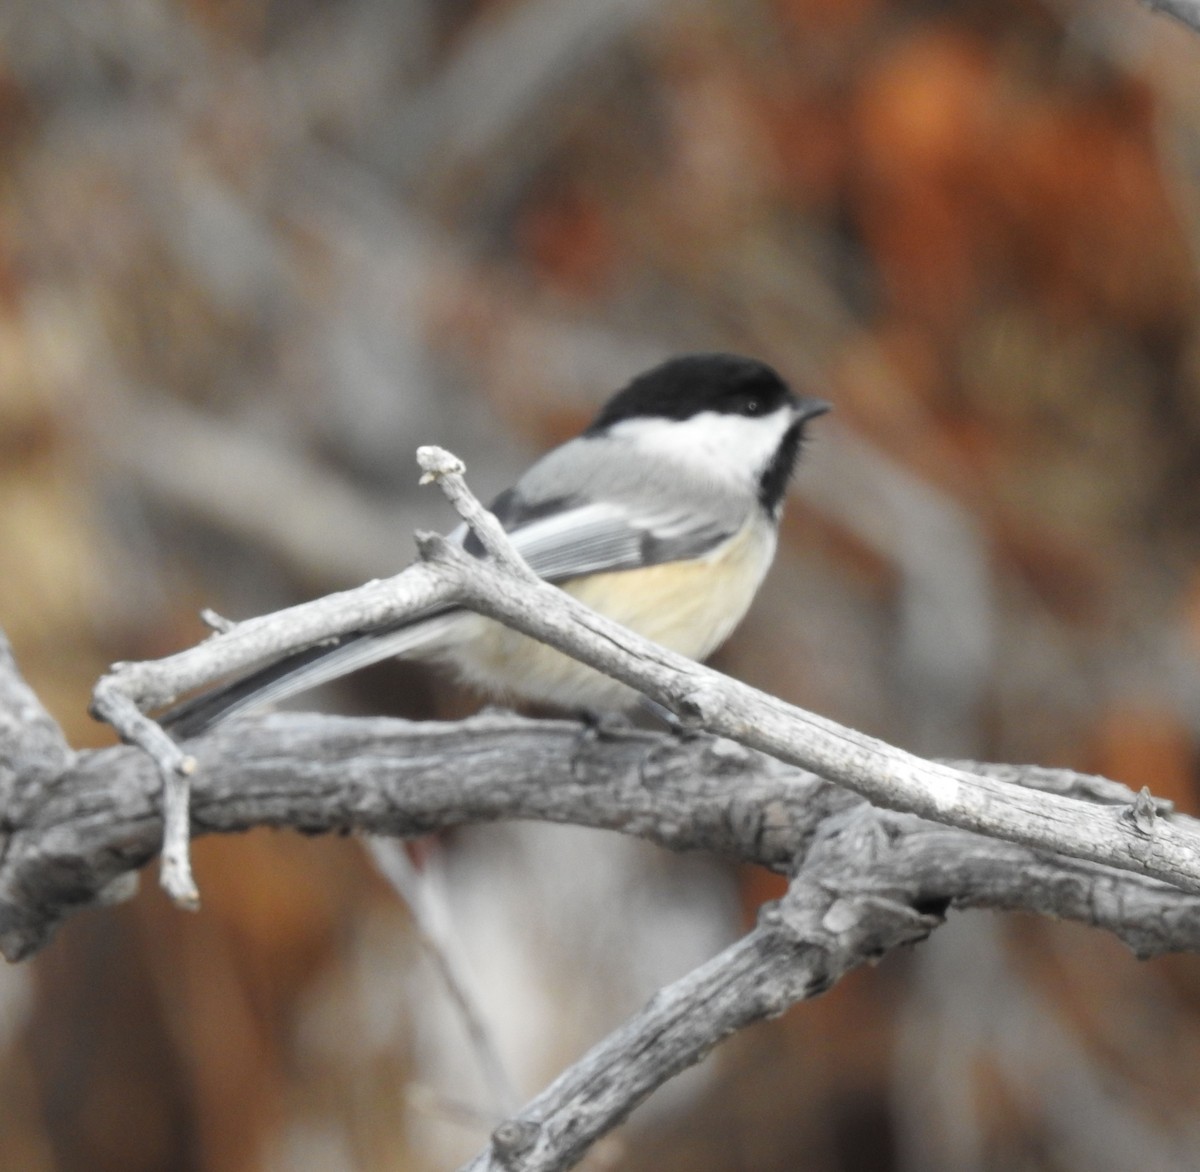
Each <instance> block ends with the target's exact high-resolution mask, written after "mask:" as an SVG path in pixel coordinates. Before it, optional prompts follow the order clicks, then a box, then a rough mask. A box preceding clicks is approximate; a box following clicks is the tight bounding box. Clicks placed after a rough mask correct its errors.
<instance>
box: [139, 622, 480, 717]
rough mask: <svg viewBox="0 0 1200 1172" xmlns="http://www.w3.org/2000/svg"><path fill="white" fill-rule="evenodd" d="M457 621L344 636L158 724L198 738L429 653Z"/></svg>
mask: <svg viewBox="0 0 1200 1172" xmlns="http://www.w3.org/2000/svg"><path fill="white" fill-rule="evenodd" d="M456 617H457V616H455V615H454V614H453V613H449V614H443V615H436V616H434V617H432V618H429V619H425V620H423V621H421V622H418V623H410V624H407V625H405V626H403V627H397V628H393V629H391V630H381V631H355V632H354V633H352V634H349V635H342V636H341V637H340V638H338V639H336V640H333V641H331V642H329V643H322V644H320V645H319V646H317V647H310V648H308V650H306V651H298V652H296V654H294V655H289V656H287V657H286V658H285V659H281V660H279V661H278V662H276V663H272V664H268V665H267V666H266V667H262V668H259V670H258V671H255V672H252V673H251V674H250V675H248V676H243V677H241V678H240V679H236V680H231V681H230V682H229V683H228V684H224V685H222V686H221V687H218V688H214V689H212V690H211V691H208V692H202V693H201V694H200V695H199V696H194V697H192V699H190V700H185V701H184V702H183V703H182V704H178V705H176V706H175V707H174V708H172V709H170V710H169V711H168V712H166V713H165V714H164V715H163V716H161V717H160V718H159V722H160V723H161V724H162V725H163V727H164V728H166V729H168V730H169V731H170V732H171V733H172V734H173V735H174V736H176V737H177V738H179V739H180V740H184V739H187V738H188V737H195V736H199V735H200V734H201V733H203V732H206V731H207V730H208V729H210V728H212V726H213V725H214V724H216V723H217V722H218V721H221V720H224V719H225V718H226V717H229V716H232V715H233V714H234V713H236V712H244V711H246V710H247V709H251V708H258V707H261V706H263V705H265V704H273V703H276V702H277V701H280V700H285V699H287V698H288V697H289V696H294V695H296V694H297V693H299V692H306V691H308V690H309V689H310V688H315V687H318V686H319V685H321V684H327V683H329V682H330V681H331V680H336V679H338V678H339V677H340V676H344V675H347V674H349V673H350V672H352V671H358V670H359V668H363V667H368V666H370V665H371V664H373V663H378V662H379V661H380V660H383V659H390V658H391V657H393V656H403V655H412V654H414V653H418V652H421V651H428V650H429V649H430V647H431V645H434V644H437V643H438V642H439V641H440V640H441V639H442V638H443V636H444V635H445V634H446V632H447V630H448V628H449V627H450V625H451V624H452V623H453V622H454V619H455V618H456Z"/></svg>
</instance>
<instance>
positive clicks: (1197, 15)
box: [1142, 0, 1200, 33]
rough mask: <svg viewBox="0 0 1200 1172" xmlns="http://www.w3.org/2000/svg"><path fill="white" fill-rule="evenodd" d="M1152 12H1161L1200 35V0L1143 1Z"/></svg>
mask: <svg viewBox="0 0 1200 1172" xmlns="http://www.w3.org/2000/svg"><path fill="white" fill-rule="evenodd" d="M1142 3H1143V4H1144V5H1145V6H1146V7H1147V8H1149V9H1150V11H1151V12H1161V13H1163V14H1165V15H1166V16H1171V17H1174V18H1175V19H1176V20H1177V21H1179V23H1180V24H1185V25H1187V27H1188V28H1190V29H1191V30H1192V31H1193V32H1197V33H1200V0H1142Z"/></svg>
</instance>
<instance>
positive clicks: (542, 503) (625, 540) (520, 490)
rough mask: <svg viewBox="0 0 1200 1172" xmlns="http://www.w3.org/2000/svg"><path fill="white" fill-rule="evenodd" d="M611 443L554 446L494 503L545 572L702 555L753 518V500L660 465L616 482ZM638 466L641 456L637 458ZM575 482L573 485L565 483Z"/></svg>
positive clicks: (470, 538) (472, 547)
mask: <svg viewBox="0 0 1200 1172" xmlns="http://www.w3.org/2000/svg"><path fill="white" fill-rule="evenodd" d="M611 463H612V453H611V452H606V451H604V450H603V449H601V450H600V451H597V450H596V449H595V447H594V445H593V442H592V441H589V440H587V439H580V440H575V441H573V442H572V443H569V444H566V445H564V446H563V447H561V448H557V449H555V451H553V452H551V453H550V454H549V455H548V456H546V457H545V458H544V459H542V460H541V461H539V462H538V463H537V464H535V465H534V466H533V468H531V469H530V470H529V472H528V473H526V475H525V476H524V477H522V479H521V481H520V483H519V484H518V485H517V486H516V487H515V488H511V489H509V490H508V491H507V492H505V493H502V494H501V495H500V496H499V497H497V498H496V500H495V501H494V502H493V503H492V512H493V513H495V515H496V517H497V518H498V519H499V521H500V523H501V524H502V525H503V526H504V528H505V529H506V530H507V531H508V533H509V535H510V536H511V538H512V542H513V545H514V546H516V548H517V551H518V552H519V553H520V554H521V556H522V557H523V558H524V559H525V560H526V562H528V563H529V566H530V568H531V569H532V570H533V572H534V573H535V574H537V575H538V576H539V577H540V578H545V579H546V580H547V581H550V582H562V581H565V580H566V579H568V578H577V577H580V576H581V575H583V574H597V573H607V572H611V571H614V570H632V569H637V568H639V567H641V566H653V565H658V564H660V563H662V562H671V561H688V560H690V559H692V558H698V557H703V556H704V555H705V554H706V553H709V552H711V551H712V550H713V549H715V548H717V547H718V546H719V545H721V544H722V543H724V542H725V541H728V540H729V538H731V537H732V536H733V535H734V534H735V533H737V532H738V530H739V529H740V528H741V527H742V525H743V524H744V523H745V521H746V513H747V505H746V503H745V502H744V501H739V500H737V499H735V498H734V497H733V496H732V494H727V493H724V492H720V491H719V490H717V489H716V488H714V487H713V486H711V485H686V484H680V483H679V481H678V479H677V478H675V479H671V478H668V477H667V476H666V475H665V474H663V473H661V472H657V470H655V469H653V468H645V467H644V466H643V470H642V472H641V474H640V476H639V477H638V479H637V480H636V481H635V482H633V483H629V482H623V483H619V484H617V483H613V481H614V477H613V476H612V468H611ZM634 467H637V465H634ZM560 484H569V485H571V487H572V489H573V490H574V491H573V492H572V493H571V494H570V495H566V494H563V493H561V492H556V491H555V489H556V486H557V485H560ZM451 537H452V538H453V539H454V540H456V541H459V542H460V543H461V544H462V545H463V547H464V548H465V549H466V550H467V551H468V552H469V553H472V554H475V555H476V556H480V555H481V554H482V553H483V547H482V546H481V545H480V543H479V541H478V539H477V538H476V537H475V536H474V534H470V533H468V532H467V531H466V527H465V526H462V525H460V526H459V527H458V528H457V529H456V530H455V531H454V533H453V534H451Z"/></svg>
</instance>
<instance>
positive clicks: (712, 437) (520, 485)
mask: <svg viewBox="0 0 1200 1172" xmlns="http://www.w3.org/2000/svg"><path fill="white" fill-rule="evenodd" d="M828 410H829V404H828V403H825V402H823V401H822V400H820V399H811V398H805V397H800V396H797V395H795V394H793V393H792V391H791V390H790V389H789V388H788V386H787V384H786V383H785V382H784V381H783V379H782V378H780V376H779V375H778V374H777V373H776V372H775V371H774V370H772V369H771V368H770V367H769V366H767V365H765V364H764V363H762V362H756V361H755V360H753V359H750V358H742V357H738V356H736V355H732V354H693V355H688V356H685V357H681V358H674V359H671V360H670V361H668V362H664V363H663V364H662V365H661V366H656V367H654V369H652V370H649V371H647V372H646V373H645V374H641V375H639V376H638V377H637V378H635V379H634V380H633V381H632V382H631V383H630V384H629V385H628V386H627V387H625V389H624V390H622V391H620V392H618V393H617V394H616V395H614V396H613V398H612V399H610V400H609V401H608V403H607V404H606V405H605V406H604V408H603V409H602V410H601V412H600V414H599V415H598V416H597V417H596V419H595V421H594V422H593V423H592V425H591V426H590V427H589V428H588V429H587V430H586V431H585V432H584V433H583V434H582V435H581V436H579V437H578V438H577V439H573V440H570V441H569V442H568V443H565V444H563V445H562V446H561V447H558V448H555V449H554V450H553V451H551V452H548V453H547V454H546V455H545V456H543V457H542V458H541V459H540V460H538V461H537V463H535V464H534V465H533V466H532V467H531V468H530V469H529V470H528V471H527V472H526V473H525V475H524V476H522V477H521V479H520V480H519V481H518V482H517V484H516V485H515V487H513V488H510V489H509V490H508V491H507V492H504V493H501V494H500V496H499V497H497V498H496V500H495V501H494V502H493V504H492V511H493V512H494V513H495V514H496V516H497V517H498V518H499V519H500V521H501V523H502V524H503V526H504V528H505V529H506V530H507V532H508V533H509V534H510V536H511V538H512V541H513V544H514V545H515V547H516V548H517V550H518V551H519V552H520V553H521V555H522V557H524V559H525V560H526V562H528V563H529V565H530V567H531V568H532V569H533V570H534V572H535V573H536V574H538V575H539V576H540V577H542V578H545V579H546V580H547V581H549V582H553V583H555V584H556V585H558V586H560V587H561V588H562V589H564V590H566V591H567V592H568V593H570V594H573V595H574V596H575V597H576V598H578V599H579V600H580V601H581V602H583V603H585V604H586V605H588V606H590V607H592V608H593V609H594V610H596V611H599V612H600V613H601V614H604V615H607V616H608V617H609V618H611V619H615V620H616V621H617V622H619V623H621V624H622V625H624V626H626V627H628V628H630V630H633V631H636V632H637V633H638V634H640V635H644V636H645V637H646V638H648V639H652V640H654V641H655V642H656V643H659V644H661V645H662V646H663V647H667V648H669V649H671V650H673V651H678V652H680V653H681V654H683V655H687V656H690V657H692V658H694V659H703V658H705V657H706V656H707V655H709V654H711V653H712V652H713V651H714V650H715V649H716V648H717V647H718V646H719V645H720V644H721V643H722V642H723V641H724V640H725V639H726V637H727V636H728V635H729V633H730V632H731V631H732V630H733V628H734V627H735V626H736V625H737V624H738V623H739V622H740V621H741V618H742V616H743V615H744V614H745V613H746V610H747V608H748V607H749V606H750V603H751V601H752V600H753V598H754V595H755V594H756V592H757V591H758V588H759V585H760V584H761V583H762V580H763V577H764V576H765V575H766V572H767V569H768V568H769V566H770V565H771V560H772V558H773V557H774V555H775V543H776V535H777V530H778V525H779V516H780V512H781V510H782V506H783V497H784V494H785V492H786V490H787V485H788V481H789V480H790V478H791V475H792V471H793V469H794V468H795V465H796V460H797V457H798V456H799V454H800V445H801V441H802V440H803V438H804V428H805V425H806V424H807V422H808V421H809V420H810V419H813V418H814V417H815V416H818V415H822V414H824V413H825V412H826V411H828ZM451 539H452V540H455V541H458V542H460V543H461V544H462V545H463V546H464V548H465V549H466V550H467V551H468V552H470V553H473V554H476V555H482V553H483V550H482V547H481V546H480V545H479V543H478V541H477V540H476V538H475V537H474V536H473V535H472V534H469V533H468V532H467V530H466V528H465V526H460V527H459V528H458V529H457V530H455V531H454V533H452V534H451ZM393 655H396V656H403V657H408V658H415V659H426V660H433V661H436V662H440V663H445V664H449V665H450V666H452V667H453V668H454V669H455V670H456V671H457V672H458V674H459V675H460V676H461V677H462V678H463V679H464V680H465V681H466V682H467V683H469V684H471V685H473V686H474V687H476V688H479V689H480V690H482V691H484V692H486V693H489V694H491V695H494V696H498V697H510V698H516V699H520V700H525V701H530V702H534V703H540V704H549V705H552V706H554V707H558V708H568V709H591V710H610V709H616V708H626V707H629V706H630V704H631V703H632V702H634V701H635V700H636V698H637V697H636V694H635V693H634V692H633V691H632V689H630V688H628V687H626V686H625V685H624V684H620V683H618V682H617V681H615V680H611V679H609V678H608V677H607V676H604V675H601V674H600V673H599V672H597V671H594V670H593V669H592V668H588V667H585V666H584V665H583V664H580V663H577V662H576V661H575V660H573V659H571V658H569V657H568V656H566V655H563V654H562V653H561V652H558V651H555V650H553V649H552V648H550V647H546V646H544V645H543V644H541V643H538V642H537V641H536V640H533V639H530V638H528V637H527V636H525V635H521V634H518V633H517V632H516V631H512V630H509V629H508V628H507V627H505V626H503V625H502V624H500V623H497V622H495V621H494V620H492V619H486V618H482V617H480V616H479V615H476V614H473V613H471V612H469V611H464V610H447V611H442V612H439V613H436V614H431V615H428V616H425V617H422V618H419V619H415V620H410V621H408V622H406V623H404V624H403V625H400V626H395V627H387V628H381V629H374V630H368V631H360V632H355V633H353V634H350V635H345V636H343V637H341V638H340V639H338V640H336V641H334V642H330V643H325V644H322V645H320V646H318V647H314V648H311V649H309V650H308V651H303V652H300V653H298V654H296V655H293V656H290V657H288V658H286V659H284V660H282V661H280V662H278V663H275V664H271V665H269V666H267V667H265V668H262V669H260V670H259V671H257V672H255V673H254V674H252V675H250V676H247V677H245V678H243V679H241V680H236V681H234V682H232V683H230V684H227V685H225V686H223V687H221V688H218V689H216V690H215V691H212V692H208V693H204V694H202V695H200V696H198V697H196V698H194V699H192V700H189V701H187V702H186V703H184V704H183V705H181V706H179V707H178V708H176V709H174V710H173V711H172V712H170V713H168V714H167V716H166V717H165V718H164V723H165V724H166V725H167V726H168V727H170V728H171V729H172V730H173V731H174V732H175V733H176V734H177V735H180V736H193V735H195V734H197V733H199V732H202V731H203V730H204V729H206V728H208V727H210V726H211V725H212V724H214V723H215V722H216V721H217V720H219V719H222V718H223V717H225V716H228V715H230V714H231V713H233V712H237V711H239V710H242V709H245V708H248V707H251V706H258V705H260V704H265V703H269V702H271V701H275V700H281V699H283V698H284V697H286V696H291V695H293V694H295V693H297V692H301V691H304V690H305V689H307V688H312V687H315V686H317V685H318V684H322V683H326V682H328V681H330V680H333V679H336V678H338V677H339V676H343V675H346V674H347V673H348V672H352V671H355V670H357V669H358V668H361V667H366V666H367V665H368V664H372V663H376V662H378V661H379V660H381V659H385V658H388V657H389V656H393Z"/></svg>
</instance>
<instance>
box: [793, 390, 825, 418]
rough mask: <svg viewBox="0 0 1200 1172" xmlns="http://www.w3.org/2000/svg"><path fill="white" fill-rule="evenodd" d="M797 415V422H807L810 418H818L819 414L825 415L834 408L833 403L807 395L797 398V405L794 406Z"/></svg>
mask: <svg viewBox="0 0 1200 1172" xmlns="http://www.w3.org/2000/svg"><path fill="white" fill-rule="evenodd" d="M792 410H793V412H794V413H795V416H796V422H797V423H807V422H808V421H809V420H810V419H816V417H817V416H818V415H824V414H825V413H826V412H828V411H832V410H833V404H832V403H827V402H826V401H825V400H824V399H810V398H809V397H808V396H807V395H806V396H804V397H803V398H801V399H799V400H797V402H796V406H795V407H794V408H792Z"/></svg>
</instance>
